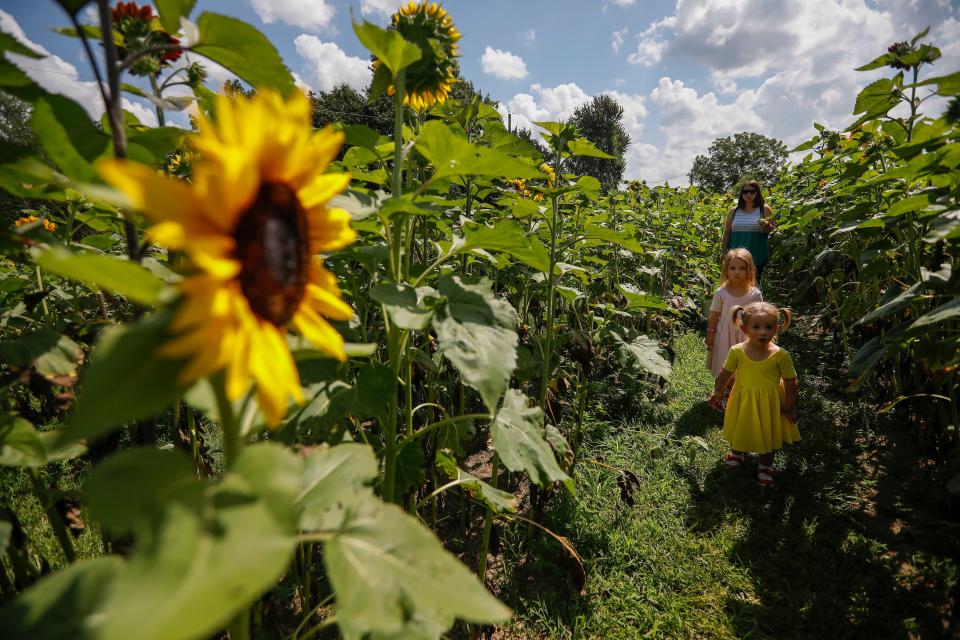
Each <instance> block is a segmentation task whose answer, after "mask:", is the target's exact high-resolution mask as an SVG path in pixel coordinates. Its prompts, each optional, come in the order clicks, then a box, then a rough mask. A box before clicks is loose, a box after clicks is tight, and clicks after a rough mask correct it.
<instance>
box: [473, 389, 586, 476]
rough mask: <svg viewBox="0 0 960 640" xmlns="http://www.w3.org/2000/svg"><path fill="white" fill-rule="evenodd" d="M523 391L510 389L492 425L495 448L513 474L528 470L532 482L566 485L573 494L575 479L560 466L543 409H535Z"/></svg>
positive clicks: (491, 432) (491, 435)
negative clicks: (548, 435)
mask: <svg viewBox="0 0 960 640" xmlns="http://www.w3.org/2000/svg"><path fill="white" fill-rule="evenodd" d="M529 405H530V400H529V398H527V396H525V395H524V394H523V393H521V392H520V391H517V390H516V389H510V390H509V391H507V395H506V397H505V398H504V400H503V406H502V407H500V410H499V411H497V414H496V418H495V419H494V421H493V422H492V423H491V424H490V437H491V438H492V439H493V448H494V449H495V450H496V452H497V455H498V456H500V459H501V460H503V464H504V465H505V466H506V467H507V469H510V471H525V472H526V473H527V475H529V476H530V479H531V480H532V481H533V482H535V483H537V484H538V485H540V486H541V487H547V486H549V485H550V484H552V483H553V482H555V481H561V482H563V483H564V484H565V485H566V487H567V488H568V489H569V490H570V491H573V480H572V479H571V478H570V477H569V476H568V475H567V474H566V473H564V472H563V469H561V468H560V465H559V464H557V458H556V456H555V455H554V452H553V448H551V446H550V443H549V442H548V441H547V434H546V430H545V429H544V426H543V409H541V408H540V407H531V406H529Z"/></svg>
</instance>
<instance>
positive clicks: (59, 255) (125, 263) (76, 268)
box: [33, 247, 166, 306]
mask: <svg viewBox="0 0 960 640" xmlns="http://www.w3.org/2000/svg"><path fill="white" fill-rule="evenodd" d="M33 259H34V260H35V261H36V263H37V264H38V265H40V266H41V267H43V268H44V269H46V270H47V271H51V272H53V273H56V274H57V275H59V276H63V277H64V278H70V279H72V280H79V281H80V282H83V283H84V284H86V285H88V286H90V287H91V288H92V289H93V290H94V291H98V290H99V289H101V288H103V289H106V290H107V291H110V292H111V293H117V294H120V295H122V296H126V297H127V298H130V299H131V300H133V301H135V302H139V303H140V304H144V305H148V306H154V305H156V304H157V301H158V298H159V297H160V293H161V292H162V291H163V290H164V289H165V288H166V283H164V281H163V280H161V279H160V278H158V277H157V276H155V275H153V274H152V273H150V272H149V271H148V270H147V269H145V268H143V267H141V266H140V265H139V264H137V263H135V262H130V261H129V260H118V259H117V258H112V257H109V256H106V255H96V254H89V253H88V254H83V253H71V252H70V251H69V250H67V249H64V248H62V247H55V248H52V249H47V250H46V251H40V250H38V251H36V252H34V254H33Z"/></svg>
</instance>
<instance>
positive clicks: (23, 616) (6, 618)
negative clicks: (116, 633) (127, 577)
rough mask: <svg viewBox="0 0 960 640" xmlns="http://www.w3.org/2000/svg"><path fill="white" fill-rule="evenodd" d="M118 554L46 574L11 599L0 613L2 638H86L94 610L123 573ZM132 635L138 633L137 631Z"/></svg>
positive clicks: (91, 634) (89, 635) (91, 628)
mask: <svg viewBox="0 0 960 640" xmlns="http://www.w3.org/2000/svg"><path fill="white" fill-rule="evenodd" d="M123 568H124V561H123V560H122V559H121V558H119V557H118V556H103V557H100V558H94V559H93V560H81V561H79V562H76V563H74V564H71V565H69V566H67V567H66V568H65V569H62V570H61V571H58V572H56V573H54V574H52V575H49V576H47V577H45V578H43V579H42V580H40V581H39V582H37V583H36V584H35V585H33V586H32V587H30V588H29V589H27V590H26V591H24V592H23V593H22V594H20V596H19V597H17V598H15V599H13V600H12V601H11V603H10V604H9V605H8V606H7V607H6V609H4V610H3V612H2V613H0V629H3V631H4V637H5V638H11V639H14V638H17V639H23V640H26V639H27V638H29V639H30V640H87V639H91V638H95V637H96V638H99V637H100V636H99V635H97V634H96V633H95V628H96V622H97V621H96V619H95V617H94V616H92V615H91V614H92V613H93V612H95V611H96V610H97V608H98V605H99V604H100V603H101V601H102V600H103V597H104V594H105V593H106V591H107V589H108V587H109V586H110V584H111V583H112V582H113V581H114V580H115V579H116V577H117V576H118V575H119V574H120V573H122V571H123ZM131 637H137V634H135V635H134V636H131Z"/></svg>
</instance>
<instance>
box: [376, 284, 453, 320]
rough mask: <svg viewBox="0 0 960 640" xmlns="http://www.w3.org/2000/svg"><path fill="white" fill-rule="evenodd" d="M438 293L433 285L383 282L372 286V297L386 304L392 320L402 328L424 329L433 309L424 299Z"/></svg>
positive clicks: (385, 306)
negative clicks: (423, 285) (414, 285)
mask: <svg viewBox="0 0 960 640" xmlns="http://www.w3.org/2000/svg"><path fill="white" fill-rule="evenodd" d="M436 294H437V292H436V291H435V290H434V289H433V288H432V287H418V288H417V289H414V288H413V287H411V286H410V285H406V284H392V283H381V284H378V285H376V286H374V287H371V288H370V297H371V298H373V299H374V300H376V301H377V302H379V303H380V304H382V305H383V306H384V308H385V309H386V310H387V315H389V316H390V321H391V322H393V324H395V325H396V326H398V327H400V328H401V329H423V328H425V327H426V326H427V325H429V324H430V317H431V316H432V315H433V311H432V310H431V309H430V308H429V307H427V306H425V305H424V304H423V300H424V298H426V297H428V296H435V295H436Z"/></svg>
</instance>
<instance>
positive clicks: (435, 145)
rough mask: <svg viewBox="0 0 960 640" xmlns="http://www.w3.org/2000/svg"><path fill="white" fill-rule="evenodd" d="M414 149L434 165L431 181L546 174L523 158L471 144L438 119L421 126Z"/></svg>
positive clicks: (532, 176)
mask: <svg viewBox="0 0 960 640" xmlns="http://www.w3.org/2000/svg"><path fill="white" fill-rule="evenodd" d="M416 148H417V151H419V152H420V153H421V154H422V155H423V157H425V158H426V159H427V160H429V161H430V164H431V165H432V166H433V168H434V173H433V175H432V176H431V178H430V181H431V182H434V181H437V180H439V179H441V178H449V177H451V176H492V177H498V178H545V177H546V176H545V175H544V174H543V173H542V172H541V171H540V170H539V169H537V168H536V167H534V166H533V165H531V164H529V163H527V162H524V161H523V160H518V159H517V158H514V157H512V156H509V155H507V154H505V153H501V152H500V151H496V150H495V149H491V148H489V147H481V146H478V145H475V144H472V143H471V142H470V141H469V140H467V139H466V137H464V135H463V134H462V133H460V132H458V131H457V130H456V129H454V128H453V127H449V126H447V125H446V124H444V123H443V122H441V121H440V120H430V121H428V122H427V123H426V124H424V125H423V128H422V129H421V130H420V135H419V136H418V137H417V145H416Z"/></svg>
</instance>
